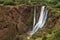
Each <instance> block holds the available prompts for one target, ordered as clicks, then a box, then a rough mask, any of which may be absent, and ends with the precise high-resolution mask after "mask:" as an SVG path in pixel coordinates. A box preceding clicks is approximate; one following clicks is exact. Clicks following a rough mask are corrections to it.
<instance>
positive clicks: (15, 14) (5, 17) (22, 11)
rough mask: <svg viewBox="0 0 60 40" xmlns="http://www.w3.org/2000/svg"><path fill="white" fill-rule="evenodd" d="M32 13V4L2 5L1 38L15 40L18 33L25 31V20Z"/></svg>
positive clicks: (0, 17)
mask: <svg viewBox="0 0 60 40" xmlns="http://www.w3.org/2000/svg"><path fill="white" fill-rule="evenodd" d="M30 15H31V7H30V6H28V5H27V6H25V5H22V6H18V7H16V6H10V7H9V6H7V7H6V6H5V7H3V6H2V7H0V40H14V39H15V37H16V33H17V32H18V33H19V34H22V33H24V31H25V30H24V29H25V26H26V25H25V24H24V21H26V20H27V19H29V17H30Z"/></svg>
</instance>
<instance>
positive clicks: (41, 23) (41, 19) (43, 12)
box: [28, 6, 48, 38]
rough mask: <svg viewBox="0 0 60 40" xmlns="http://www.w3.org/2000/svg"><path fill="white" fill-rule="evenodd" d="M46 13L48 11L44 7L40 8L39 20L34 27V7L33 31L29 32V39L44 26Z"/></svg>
mask: <svg viewBox="0 0 60 40" xmlns="http://www.w3.org/2000/svg"><path fill="white" fill-rule="evenodd" d="M47 13H48V10H47V9H46V7H45V6H42V8H41V11H40V17H39V20H38V22H37V23H36V25H35V21H36V19H35V17H36V6H35V7H34V21H33V29H32V31H31V32H30V34H29V35H30V36H29V37H31V36H32V35H33V34H34V33H35V32H36V31H37V30H38V29H39V28H42V27H43V26H44V24H45V22H46V19H47ZM29 37H28V38H29Z"/></svg>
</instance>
